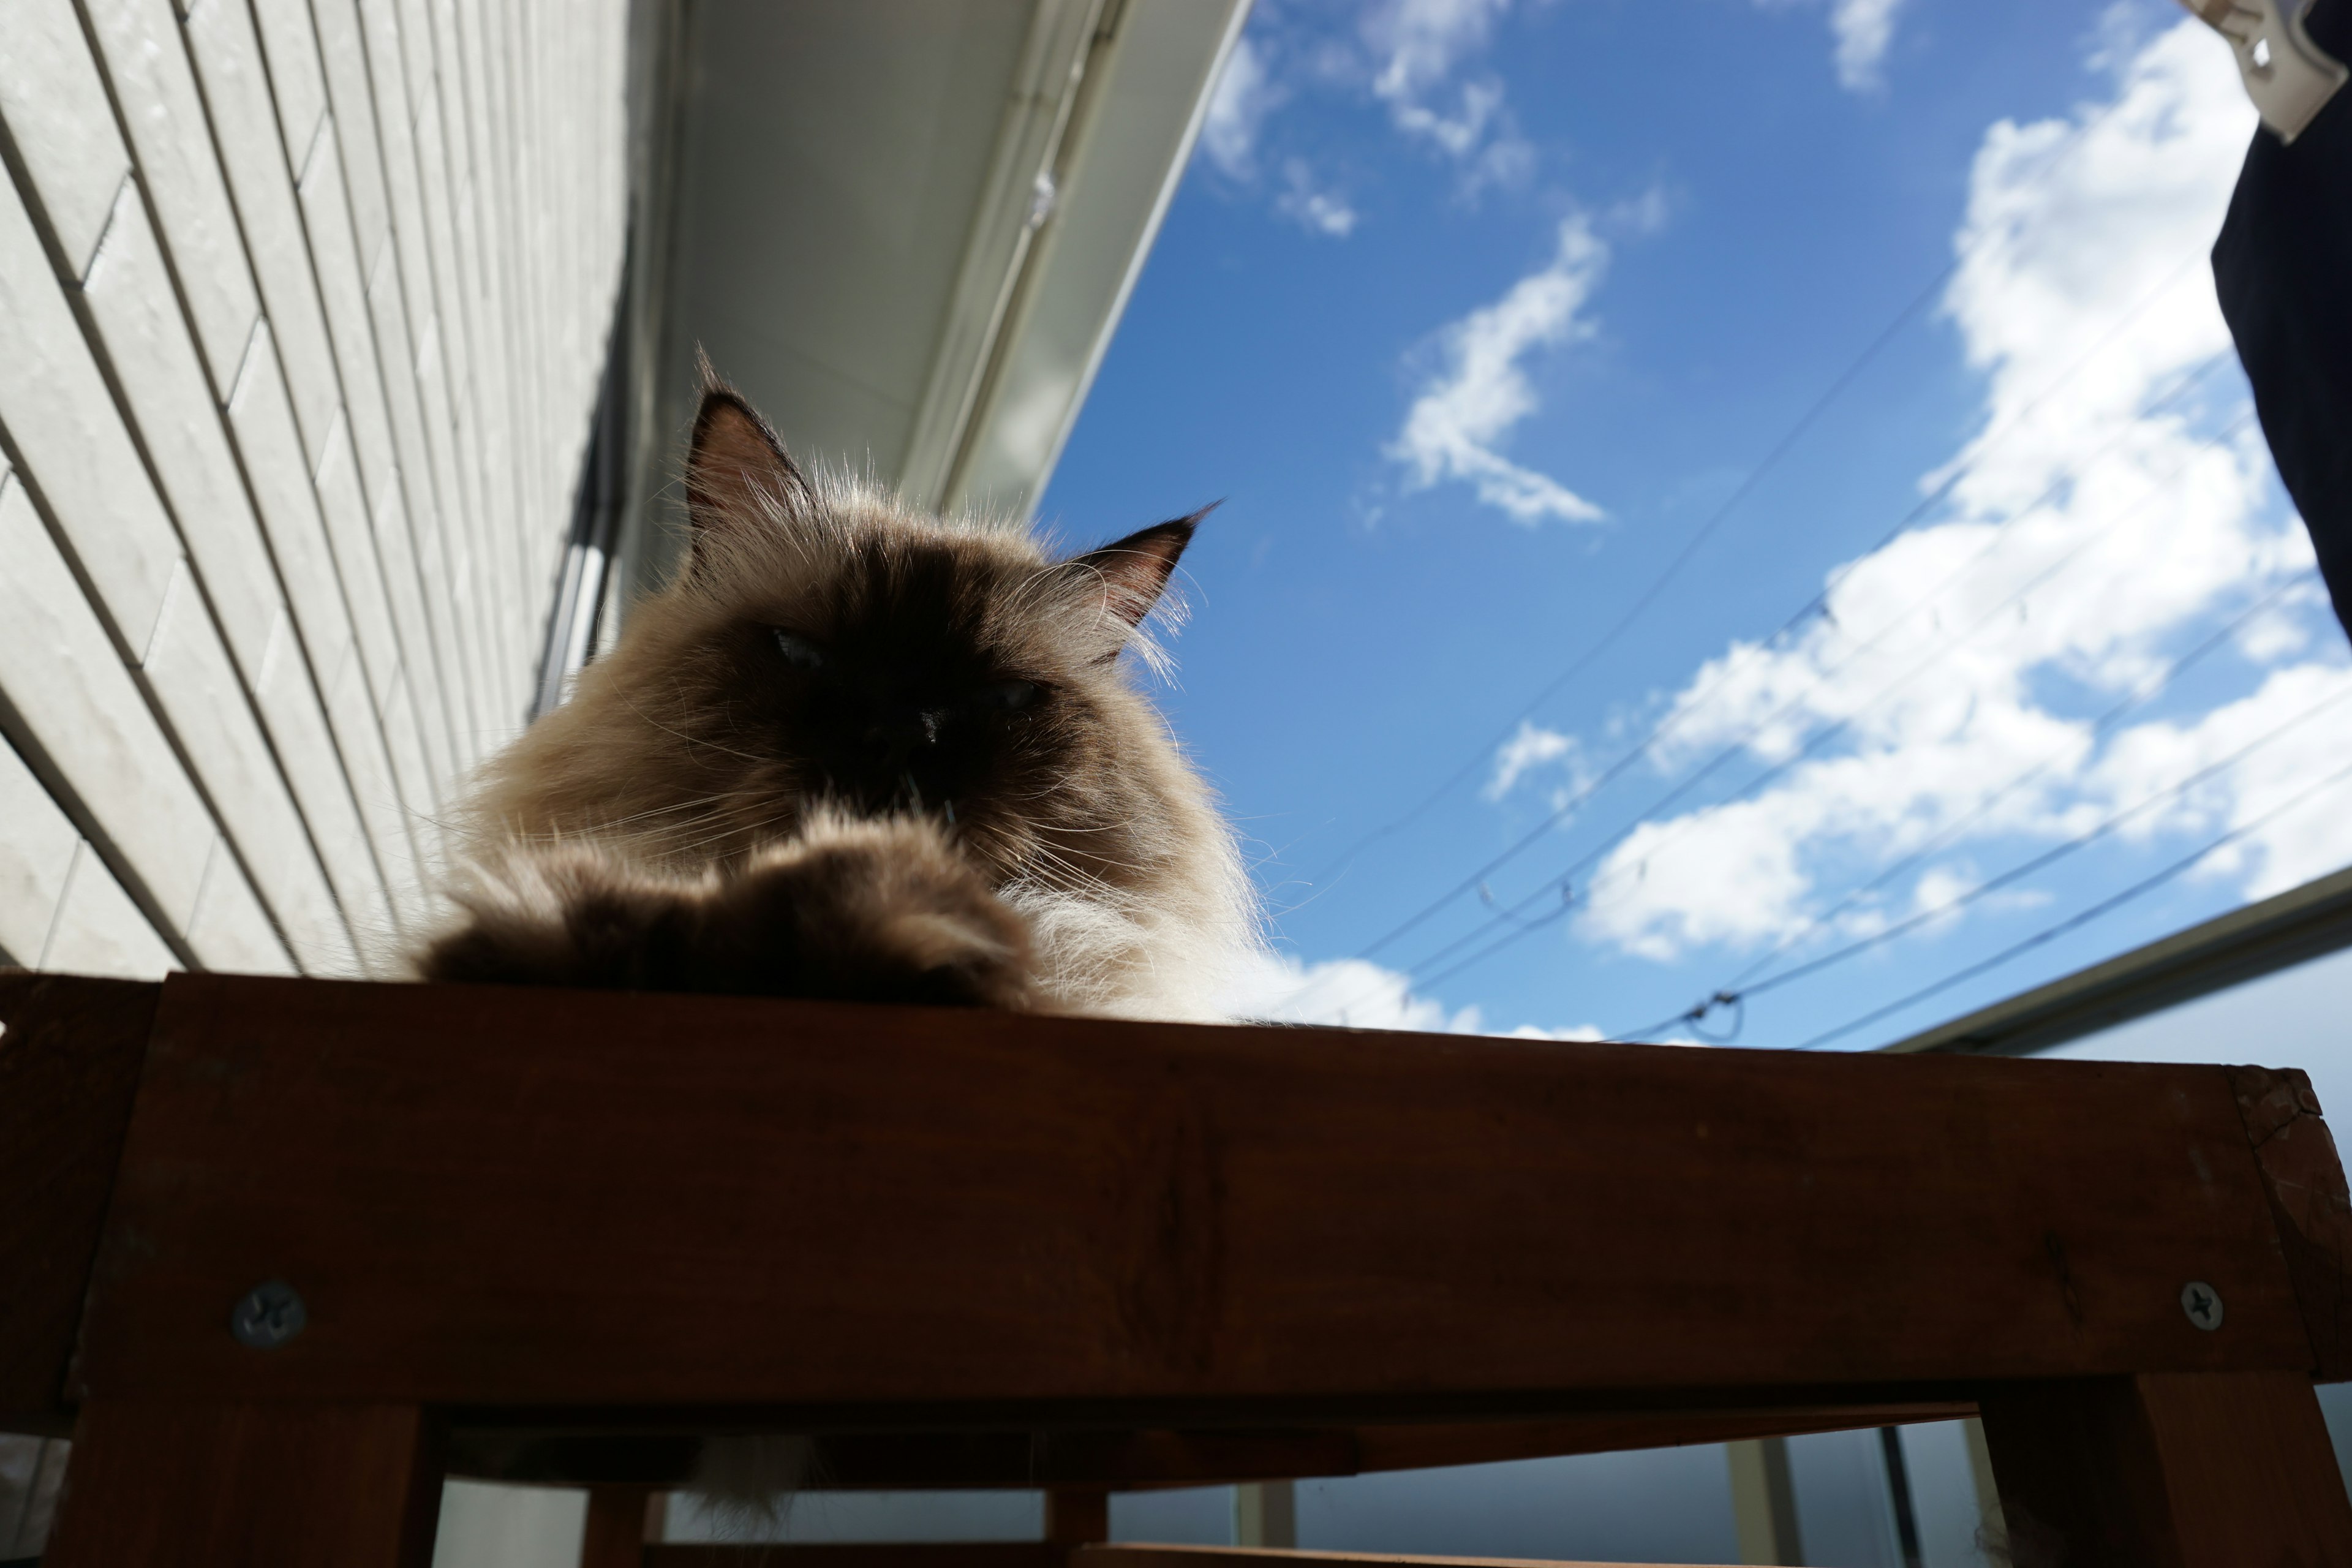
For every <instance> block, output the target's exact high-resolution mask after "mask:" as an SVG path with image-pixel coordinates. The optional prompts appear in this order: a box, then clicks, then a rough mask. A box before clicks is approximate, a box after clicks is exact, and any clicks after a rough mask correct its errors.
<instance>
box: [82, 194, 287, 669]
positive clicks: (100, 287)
mask: <svg viewBox="0 0 2352 1568" xmlns="http://www.w3.org/2000/svg"><path fill="white" fill-rule="evenodd" d="M82 299H83V301H84V304H85V306H86V308H87V309H88V310H89V316H90V320H91V321H92V322H93V323H94V324H95V325H96V327H97V329H98V337H99V341H100V342H101V343H102V344H103V345H104V347H105V350H106V353H107V357H108V358H109V359H110V360H111V361H112V362H113V365H114V374H115V380H116V384H118V385H119V386H121V389H122V392H123V395H124V396H125V398H126V399H127V401H128V403H129V407H128V409H127V410H125V412H127V413H128V415H129V416H131V419H132V420H133V421H134V422H135V423H136V425H137V426H138V428H139V432H140V435H141V437H142V438H143V439H144V441H145V443H146V446H147V454H148V456H149V458H152V460H153V462H154V465H155V473H156V478H157V479H159V480H160V481H161V483H162V485H163V496H164V499H165V500H167V501H168V502H169V503H170V505H171V509H172V512H173V516H174V517H175V518H176V520H177V521H178V523H179V527H180V535H181V538H182V540H183V541H184V542H185V544H186V546H187V549H188V552H189V554H190V555H191V556H193V557H194V561H195V565H196V570H197V571H198V573H199V574H202V576H203V578H204V581H205V592H206V594H207V595H208V596H209V597H210V598H211V600H212V603H213V605H214V606H215V608H216V609H217V610H218V611H219V613H220V619H221V626H222V629H223V631H224V632H225V633H226V636H227V637H228V641H229V646H230V647H231V648H232V649H233V650H234V652H235V654H236V659H237V662H238V663H239V664H241V665H242V666H243V667H244V668H246V669H247V670H248V671H251V670H254V669H257V668H260V662H261V651H262V639H263V638H264V637H267V636H268V630H269V623H270V620H271V618H272V617H273V616H275V614H276V613H277V609H278V605H279V604H280V603H281V602H282V601H281V599H280V596H279V593H278V573H277V568H276V567H275V566H274V565H273V564H272V563H271V562H270V558H269V552H268V548H267V547H266V546H265V545H264V544H263V542H262V538H261V525H260V523H259V522H258V521H257V520H256V519H255V517H254V515H253V508H252V506H251V504H250V503H249V502H248V501H247V498H246V490H245V480H244V478H243V476H242V475H241V474H239V472H238V471H237V466H236V458H235V457H234V456H233V455H232V454H231V452H230V449H229V444H228V436H227V433H226V430H224V428H223V427H222V424H221V412H220V408H219V406H218V405H216V404H215V403H214V402H213V397H212V387H211V384H210V383H209V382H208V381H207V380H206V379H205V367H204V362H203V360H202V359H201V358H200V357H199V356H198V354H197V353H196V345H195V341H194V339H193V338H192V337H190V336H189V334H188V326H187V321H186V319H185V318H184V317H183V316H182V315H181V314H180V312H179V310H178V308H177V304H176V301H174V300H173V296H172V286H171V279H170V278H169V276H168V275H167V274H166V273H165V271H164V268H163V250H162V247H160V246H159V245H158V244H157V243H156V238H155V233H154V230H153V229H152V227H151V226H149V224H148V221H147V211H146V207H145V205H144V204H142V202H141V201H140V199H139V195H138V192H137V191H136V190H135V189H131V188H127V187H126V188H125V190H124V191H123V193H122V199H121V204H120V210H119V211H118V213H117V214H116V216H115V220H114V225H113V226H112V227H111V228H110V229H109V230H108V232H107V237H106V243H105V245H104V246H103V247H101V248H100V254H99V258H98V260H97V262H96V263H95V264H94V265H93V266H92V267H91V268H90V271H89V279H88V280H87V281H86V282H85V283H84V284H83V286H82Z"/></svg>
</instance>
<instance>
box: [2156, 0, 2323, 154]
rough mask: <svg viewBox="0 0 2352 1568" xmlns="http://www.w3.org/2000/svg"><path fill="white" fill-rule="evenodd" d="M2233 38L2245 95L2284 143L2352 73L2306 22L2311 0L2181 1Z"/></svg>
mask: <svg viewBox="0 0 2352 1568" xmlns="http://www.w3.org/2000/svg"><path fill="white" fill-rule="evenodd" d="M2180 4H2181V5H2184V6H2186V7H2187V8H2188V9H2189V11H2190V12H2192V13H2194V14H2195V16H2197V18H2198V19H2199V20H2200V21H2201V22H2203V23H2204V24H2205V25H2206V26H2209V27H2211V28H2212V29H2213V30H2214V31H2215V32H2217V33H2219V34H2221V37H2224V38H2227V39H2228V40H2229V41H2230V48H2231V51H2232V52H2233V53H2235V54H2236V55H2237V57H2238V74H2239V75H2240V76H2242V77H2243V78H2244V79H2245V82H2246V96H2247V97H2249V98H2251V99H2252V100H2254V107H2255V108H2256V109H2259V110H2262V114H2263V124H2264V125H2267V126H2269V127H2270V129H2271V130H2272V131H2273V132H2275V133H2276V134H2277V136H2278V139H2279V140H2280V141H2282V142H2293V141H2294V139H2295V138H2296V137H2297V136H2300V135H2302V134H2303V132H2304V129H2305V127H2306V126H2308V125H2309V124H2310V123H2311V122H2312V121H2313V120H2314V119H2315V118H2316V117H2317V116H2318V113H2319V111H2320V110H2323V109H2325V108H2326V107H2327V100H2330V99H2332V98H2334V97H2335V96H2336V90H2337V89H2339V88H2341V87H2342V86H2343V85H2344V82H2345V79H2346V78H2347V76H2352V71H2347V70H2346V68H2345V67H2344V64H2343V62H2342V61H2340V60H2337V59H2336V58H2332V57H2331V56H2329V55H2328V54H2327V53H2326V51H2325V50H2323V49H2322V48H2320V47H2319V46H2318V45H2317V44H2315V43H2313V42H2312V41H2311V35H2310V33H2309V32H2307V31H2305V28H2304V25H2303V19H2304V16H2305V14H2306V13H2307V12H2309V11H2310V9H2311V6H2312V0H2180Z"/></svg>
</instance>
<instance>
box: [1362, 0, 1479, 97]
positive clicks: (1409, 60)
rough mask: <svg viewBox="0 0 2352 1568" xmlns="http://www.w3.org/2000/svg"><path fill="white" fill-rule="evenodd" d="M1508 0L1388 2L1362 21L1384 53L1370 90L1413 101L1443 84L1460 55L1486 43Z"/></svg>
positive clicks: (1404, 0) (1461, 57)
mask: <svg viewBox="0 0 2352 1568" xmlns="http://www.w3.org/2000/svg"><path fill="white" fill-rule="evenodd" d="M1509 9H1510V0H1391V3H1390V4H1388V5H1383V6H1381V7H1380V8H1379V9H1377V10H1375V11H1373V12H1372V13H1371V14H1370V16H1367V17H1366V19H1365V31H1366V33H1367V34H1368V35H1369V36H1370V40H1371V42H1372V45H1373V47H1375V48H1376V49H1378V50H1379V51H1380V53H1381V54H1382V55H1384V56H1385V57H1386V58H1385V60H1384V61H1383V62H1382V64H1381V72H1380V75H1379V76H1378V77H1377V78H1376V79H1374V81H1373V83H1372V89H1373V90H1374V91H1375V92H1377V93H1379V94H1380V95H1381V98H1382V99H1384V100H1387V101H1389V102H1390V103H1412V102H1417V101H1419V100H1420V99H1421V98H1422V96H1423V94H1425V93H1427V92H1429V91H1431V90H1432V89H1434V88H1436V87H1438V86H1439V85H1440V84H1442V83H1443V82H1444V80H1445V79H1446V78H1447V77H1449V76H1450V75H1452V74H1453V71H1454V67H1455V66H1456V65H1458V64H1460V63H1461V61H1462V60H1463V58H1465V57H1466V56H1469V55H1472V54H1475V53H1476V52H1477V51H1479V50H1480V49H1483V48H1485V47H1486V40H1487V38H1488V37H1489V36H1491V34H1492V33H1493V31H1494V26H1495V23H1496V20H1497V19H1499V18H1500V17H1501V16H1502V14H1503V13H1504V12H1505V11H1507V10H1509Z"/></svg>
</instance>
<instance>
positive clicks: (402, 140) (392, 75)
mask: <svg viewBox="0 0 2352 1568" xmlns="http://www.w3.org/2000/svg"><path fill="white" fill-rule="evenodd" d="M331 3H332V0H321V4H322V5H323V4H331ZM359 19H360V37H361V41H362V43H363V45H364V46H365V54H364V58H365V60H366V64H367V72H368V81H369V84H370V86H371V87H372V88H373V93H374V102H375V132H376V145H377V148H378V150H379V151H380V152H381V153H382V154H383V182H384V189H385V191H386V192H387V193H388V195H389V196H390V198H391V206H390V211H391V215H392V239H393V244H394V246H396V247H398V248H399V251H400V279H401V303H402V305H403V307H404V309H405V310H407V313H408V319H409V321H410V322H411V323H413V324H415V325H416V326H418V327H419V328H420V329H421V328H422V326H423V324H424V323H425V322H426V321H431V320H432V319H433V314H434V307H433V264H432V261H431V259H430V258H428V257H427V256H426V255H425V206H424V199H423V197H422V196H421V195H419V194H418V191H417V188H416V149H415V141H416V138H415V130H414V122H413V121H411V120H410V119H409V115H408V89H407V87H406V85H405V84H404V80H403V72H402V70H401V64H400V35H399V29H398V27H397V26H396V25H395V24H394V20H393V16H392V8H391V6H390V5H389V4H388V3H387V0H359Z"/></svg>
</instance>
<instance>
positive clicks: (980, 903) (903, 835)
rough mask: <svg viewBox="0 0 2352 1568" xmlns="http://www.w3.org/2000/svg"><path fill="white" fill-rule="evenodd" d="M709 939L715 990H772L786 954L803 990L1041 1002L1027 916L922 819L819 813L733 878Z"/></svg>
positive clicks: (860, 997)
mask: <svg viewBox="0 0 2352 1568" xmlns="http://www.w3.org/2000/svg"><path fill="white" fill-rule="evenodd" d="M787 933H788V934H787ZM700 935H701V940H700V942H698V955H699V957H700V959H701V960H702V962H704V963H707V964H709V965H710V966H711V972H710V973H709V982H710V983H712V984H709V988H710V989H726V990H768V989H771V988H772V982H770V983H768V984H762V983H761V980H762V974H761V972H762V971H763V970H765V969H766V968H767V967H768V966H769V965H772V963H775V961H776V959H777V957H778V956H780V955H781V953H782V952H784V951H787V950H788V951H789V952H790V953H791V963H792V967H793V970H794V972H795V973H794V975H793V980H792V982H791V984H790V986H789V989H790V992H791V994H794V995H802V996H827V997H836V998H839V999H842V1000H845V1001H860V1002H911V1003H928V1004H931V1005H944V1006H978V1007H1005V1008H1014V1009H1022V1010H1035V1009H1037V1008H1039V1007H1040V1006H1041V1005H1043V998H1042V996H1041V995H1040V994H1039V992H1038V989H1037V985H1036V980H1035V969H1034V960H1033V957H1032V952H1031V942H1030V934H1029V927H1028V923H1027V922H1026V921H1024V920H1023V919H1022V918H1021V916H1020V915H1019V914H1018V913H1016V912H1015V911H1014V910H1013V909H1012V908H1010V907H1009V906H1008V905H1007V904H1006V903H1005V902H1004V900H1002V899H1000V898H998V897H997V896H996V894H995V892H994V891H993V890H992V889H991V888H990V887H989V885H988V883H987V881H986V880H985V879H983V878H982V876H981V875H980V873H979V872H978V871H977V870H975V869H974V868H972V866H971V863H970V862H969V861H967V860H965V859H964V858H963V857H962V856H961V855H960V854H958V853H956V851H955V849H954V847H953V846H951V845H950V844H949V842H948V841H947V839H946V838H945V837H944V836H943V835H942V834H941V833H940V830H939V829H938V828H937V827H935V826H932V825H930V824H929V823H928V822H924V821H921V820H919V819H912V818H891V819H886V820H882V821H870V820H865V821H861V820H850V819H839V818H832V819H828V818H819V819H817V820H815V821H813V822H812V823H810V824H809V825H808V826H807V827H806V829H805V830H804V831H803V834H802V835H801V836H800V837H796V838H794V839H792V840H791V841H789V842H787V843H785V844H782V845H779V846H775V847H772V848H770V849H767V850H765V851H762V852H761V853H760V854H759V855H756V856H754V857H753V858H752V860H751V864H750V865H749V866H747V867H746V868H744V869H743V870H741V871H740V872H738V873H736V874H734V875H733V876H730V877H729V878H727V879H725V881H724V882H723V883H722V884H721V885H720V887H719V890H718V891H717V893H716V894H715V896H714V897H713V899H712V900H711V903H710V905H709V909H708V910H706V911H705V914H704V920H703V924H702V929H701V933H700ZM779 937H784V938H785V939H786V940H784V941H782V942H779V941H778V938H779Z"/></svg>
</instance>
